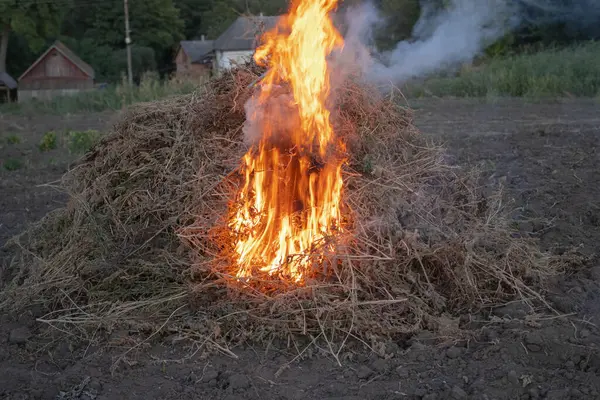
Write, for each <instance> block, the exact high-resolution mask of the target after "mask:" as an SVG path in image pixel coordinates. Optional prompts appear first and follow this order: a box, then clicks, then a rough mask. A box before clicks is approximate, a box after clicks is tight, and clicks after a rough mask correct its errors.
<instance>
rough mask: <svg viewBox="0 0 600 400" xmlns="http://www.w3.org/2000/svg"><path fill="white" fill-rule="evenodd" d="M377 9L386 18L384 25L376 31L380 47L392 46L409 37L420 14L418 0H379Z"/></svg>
mask: <svg viewBox="0 0 600 400" xmlns="http://www.w3.org/2000/svg"><path fill="white" fill-rule="evenodd" d="M379 9H380V10H381V13H382V15H383V16H384V17H385V18H386V19H387V24H386V25H385V27H383V28H381V29H379V30H378V31H377V32H376V41H377V43H378V45H379V46H380V47H381V48H383V49H386V48H390V47H393V46H394V45H395V44H396V43H398V42H399V41H401V40H406V39H408V38H410V36H411V33H412V30H413V27H414V26H415V23H416V22H417V20H418V19H419V17H420V15H421V7H420V3H419V0H380V1H379Z"/></svg>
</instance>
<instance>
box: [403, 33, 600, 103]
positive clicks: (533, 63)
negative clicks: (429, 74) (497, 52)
mask: <svg viewBox="0 0 600 400" xmlns="http://www.w3.org/2000/svg"><path fill="white" fill-rule="evenodd" d="M405 91H406V92H407V94H408V95H413V96H419V95H425V96H427V95H435V96H460V97H486V96H488V97H489V96H518V97H527V98H532V99H535V98H543V97H564V96H569V95H572V96H583V97H594V96H597V95H598V93H600V42H592V43H588V44H584V45H579V46H572V47H568V48H563V49H549V50H545V51H540V52H537V53H524V54H519V55H514V56H510V57H503V58H494V59H491V60H489V61H488V62H486V63H485V64H483V65H481V66H479V67H476V68H472V69H464V70H463V71H461V72H460V73H459V74H458V76H456V77H448V78H436V77H433V78H430V79H428V80H427V81H426V82H425V83H424V84H420V85H408V86H407V88H406V90H405Z"/></svg>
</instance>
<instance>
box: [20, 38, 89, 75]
mask: <svg viewBox="0 0 600 400" xmlns="http://www.w3.org/2000/svg"><path fill="white" fill-rule="evenodd" d="M58 43H60V44H62V45H63V46H65V45H64V44H63V43H61V42H60V41H59V40H56V41H55V42H54V43H52V45H51V46H50V47H48V49H47V50H46V51H45V52H44V53H43V54H42V55H41V56H39V57H38V59H37V60H35V61H34V62H33V64H31V65H30V66H29V68H27V69H26V70H25V72H23V73H22V74H21V76H19V79H18V80H19V81H20V80H21V79H23V77H24V76H25V75H27V74H28V73H29V72H30V71H31V70H32V69H33V68H34V67H35V66H36V65H38V64H39V63H40V61H42V60H43V59H44V57H46V56H47V55H48V53H50V51H51V50H52V49H56V50H57V51H58V52H59V53H60V54H62V55H63V56H64V57H65V58H67V59H68V60H69V61H71V62H72V63H73V64H75V66H76V67H77V68H79V70H80V71H81V72H83V73H84V74H86V75H87V76H89V77H90V78H92V79H94V75H95V74H91V75H90V74H89V73H88V72H87V71H86V70H84V69H83V68H81V65H78V63H77V62H76V60H73V59H72V58H71V57H69V55H68V54H65V52H64V51H63V50H62V49H61V48H60V46H58ZM65 48H67V49H68V47H67V46H65ZM69 50H70V49H69ZM73 54H74V55H76V54H75V53H73ZM81 62H85V61H83V60H81ZM86 64H87V63H86ZM90 68H91V69H92V71H93V68H92V66H90Z"/></svg>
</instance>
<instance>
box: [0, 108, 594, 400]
mask: <svg viewBox="0 0 600 400" xmlns="http://www.w3.org/2000/svg"><path fill="white" fill-rule="evenodd" d="M413 106H414V107H415V109H416V113H415V115H416V123H417V125H418V126H419V127H420V128H421V129H422V131H423V133H424V134H427V135H431V136H432V137H435V138H437V139H438V140H441V141H442V142H444V143H445V144H446V146H447V148H448V154H449V157H451V158H452V162H455V163H458V164H471V165H479V166H481V167H482V168H483V169H484V171H485V174H486V176H488V177H489V179H490V180H491V181H497V180H501V181H505V182H506V184H507V187H508V193H507V201H508V200H510V199H511V198H512V199H514V209H515V213H520V214H524V215H527V216H528V217H530V218H533V219H532V220H531V221H528V222H527V223H523V224H521V226H520V228H521V230H522V231H525V232H528V233H529V234H531V235H535V236H538V237H540V238H541V241H542V245H543V246H544V247H546V248H548V249H553V251H558V252H560V251H564V250H566V249H568V248H569V247H571V246H579V247H580V249H581V251H582V252H583V253H584V254H588V255H590V260H589V261H588V262H586V265H585V266H584V267H582V268H579V269H578V270H574V271H569V273H568V274H566V275H565V276H562V277H559V278H556V279H555V281H554V282H553V285H552V288H551V293H550V295H549V301H550V302H551V304H552V306H553V307H554V308H556V309H557V310H558V311H560V312H561V313H564V315H562V316H544V315H533V316H531V315H529V316H526V314H527V313H528V310H526V309H524V306H523V304H521V303H513V304H509V305H507V306H505V307H502V308H500V309H496V310H494V311H493V312H492V313H491V314H490V315H468V314H466V315H462V316H456V317H457V322H459V323H460V327H461V328H463V329H464V330H465V334H464V335H463V336H462V337H461V338H457V337H434V336H433V335H432V334H431V333H429V332H423V333H421V334H418V335H415V336H412V337H407V338H405V339H404V340H402V341H399V342H390V343H389V344H388V346H387V347H386V355H385V356H384V357H380V356H375V355H374V354H368V353H361V352H350V351H348V352H347V353H346V354H344V355H343V357H342V359H343V360H344V364H343V365H342V366H339V365H337V363H336V361H335V360H333V358H331V357H330V356H328V355H327V352H326V351H323V352H322V354H319V352H315V353H314V354H304V357H303V359H302V360H293V359H294V357H295V356H296V354H297V353H295V352H294V351H292V350H290V351H280V350H274V349H273V348H269V349H265V348H251V347H247V348H243V349H242V348H240V349H233V351H234V353H235V358H234V357H232V356H229V355H222V356H214V355H213V356H207V355H206V354H204V353H202V352H201V351H196V349H197V347H196V346H197V343H196V344H194V343H192V344H190V343H179V342H178V341H177V338H176V337H174V336H167V337H166V339H164V340H161V341H154V340H148V341H146V342H143V343H141V344H139V346H138V347H136V349H135V350H134V351H130V352H129V353H127V354H126V355H124V353H125V352H126V351H128V350H129V349H131V347H132V345H134V342H133V337H131V336H130V335H129V333H128V332H117V333H116V334H115V335H114V338H113V339H114V340H112V342H111V343H113V344H112V345H111V347H107V346H97V345H94V344H92V343H81V342H75V341H73V340H69V337H68V334H67V333H64V334H59V335H57V336H56V339H55V340H54V341H52V342H50V343H46V344H45V345H44V346H40V343H38V342H37V341H36V340H37V339H36V336H35V335H34V334H35V333H36V332H37V331H38V330H39V329H40V326H39V323H37V322H36V321H35V317H36V315H35V312H33V313H32V314H30V315H21V316H19V317H18V318H9V317H8V316H6V315H3V316H1V317H0V318H1V319H0V398H1V399H15V400H16V399H98V400H100V399H102V400H108V399H111V400H112V399H114V400H116V399H228V400H229V399H331V400H332V399H348V400H353V399H382V400H383V399H427V400H435V399H437V400H440V399H482V400H483V399H487V400H492V399H497V400H500V399H532V400H533V399H599V398H600V379H599V378H598V376H599V375H600V351H599V350H600V349H599V347H598V346H599V345H600V336H599V335H600V332H599V330H598V327H597V325H598V323H600V264H599V263H598V261H597V259H595V258H594V257H593V256H592V255H593V254H594V253H595V252H596V251H597V249H598V248H599V247H598V242H599V241H600V174H599V173H598V168H599V165H600V153H599V152H598V145H599V141H600V113H599V112H598V110H600V106H599V105H598V103H594V102H593V101H582V100H578V101H566V102H560V103H551V104H550V103H548V104H527V103H523V102H521V101H518V100H503V101H497V102H494V103H489V102H487V103H482V102H478V101H466V100H427V101H421V102H417V103H415V104H413ZM112 118H114V116H112V115H109V114H97V115H83V116H69V117H38V118H26V117H16V116H15V117H13V116H2V117H0V164H2V165H1V166H0V246H1V245H2V243H4V242H5V241H6V240H7V239H8V238H9V237H10V236H11V235H13V234H16V233H18V232H20V231H21V230H23V229H24V228H25V227H26V225H27V224H28V223H30V222H32V221H35V220H37V219H39V218H41V217H42V216H43V215H45V214H46V213H47V212H48V211H49V210H51V209H53V208H55V207H58V206H60V205H61V204H63V202H64V200H65V199H64V197H63V196H62V195H60V194H59V193H58V192H57V191H56V190H55V189H53V188H52V185H48V183H50V182H53V181H56V180H57V179H58V178H59V177H60V175H61V173H62V172H64V170H65V169H66V168H67V167H68V164H69V162H70V161H71V160H72V159H73V158H74V155H69V154H68V152H67V151H66V150H65V148H64V147H61V146H58V147H57V148H56V149H54V150H51V151H48V152H44V153H42V152H40V150H39V149H38V147H37V145H38V143H39V141H40V140H41V138H42V137H43V136H44V134H45V133H46V132H47V131H49V130H56V131H60V130H66V129H89V128H92V129H102V128H103V127H106V126H107V125H108V124H110V121H111V120H112ZM15 135H16V136H19V137H20V143H14V142H15V140H14V139H9V138H11V137H13V136H15ZM15 159H18V160H20V161H21V162H20V163H17V164H19V165H20V167H19V168H13V167H14V166H15V165H17V164H15V162H14V161H9V162H8V166H9V168H8V169H11V170H8V169H7V168H6V167H5V166H6V163H7V161H8V160H15ZM0 255H1V254H0ZM3 256H4V257H7V256H9V255H7V254H4V255H3ZM0 258H1V257H0ZM0 278H1V271H0ZM0 312H1V310H0Z"/></svg>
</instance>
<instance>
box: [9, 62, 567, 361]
mask: <svg viewBox="0 0 600 400" xmlns="http://www.w3.org/2000/svg"><path fill="white" fill-rule="evenodd" d="M262 72H263V71H262V70H261V69H260V68H257V67H245V68H240V69H237V70H234V71H233V72H231V73H229V74H226V75H224V76H223V77H221V78H219V79H215V80H213V81H211V82H209V83H208V84H207V85H206V86H205V87H204V88H202V90H200V91H199V92H198V93H196V94H193V95H190V96H183V97H179V98H174V99H170V100H166V101H162V102H157V103H148V104H142V105H138V106H136V107H133V108H132V109H131V110H130V111H129V112H127V113H126V114H125V115H124V116H123V117H122V119H121V121H120V122H119V123H118V124H117V125H116V126H115V127H114V128H113V130H112V132H110V134H109V135H108V136H106V138H105V139H104V140H103V141H102V142H101V143H100V144H98V145H97V146H96V147H95V148H94V149H93V150H92V151H91V152H90V153H88V154H87V155H86V156H85V157H84V158H83V159H82V160H80V162H79V163H78V165H77V166H76V167H75V168H74V169H72V170H71V171H70V172H68V173H67V174H66V175H65V176H64V179H63V186H64V188H65V190H66V191H67V192H68V193H69V194H70V200H69V202H68V204H67V206H66V207H65V208H62V209H59V210H56V211H54V212H52V213H50V214H49V215H48V216H46V217H45V218H44V219H43V220H42V221H40V222H39V223H37V224H36V225H34V226H33V227H31V228H30V229H29V230H28V231H26V232H25V233H23V234H22V235H20V236H18V237H15V238H13V239H12V241H11V242H10V243H9V244H8V245H7V246H8V248H7V250H9V251H10V253H11V254H13V255H14V257H13V258H12V260H11V262H10V263H9V265H7V266H6V267H5V271H4V283H3V287H2V291H1V292H0V308H1V309H3V310H10V311H12V312H22V311H23V310H25V309H27V308H28V307H31V306H33V305H37V306H38V307H43V308H44V309H45V310H47V312H48V314H47V315H45V316H44V317H43V318H41V320H42V321H44V322H47V323H49V324H51V325H53V326H58V327H60V328H61V329H66V330H71V331H75V330H82V329H83V330H85V329H84V328H92V329H95V330H97V329H99V328H100V329H110V328H111V327H113V326H114V325H117V324H131V325H134V326H140V324H141V325H144V326H148V325H149V324H150V326H154V327H155V328H156V327H164V328H165V329H166V328H169V329H177V330H179V331H180V332H182V333H183V334H185V335H187V336H190V337H193V338H203V340H202V342H203V343H208V342H210V343H215V344H218V345H219V346H220V347H221V348H225V347H227V346H231V345H235V344H238V343H241V342H245V341H258V342H266V341H270V340H273V339H274V338H281V339H284V340H286V339H287V340H290V341H289V343H296V342H294V341H291V340H295V339H297V338H299V337H305V338H307V340H309V341H311V342H313V343H317V342H323V343H327V344H328V346H329V350H330V351H332V352H333V353H334V354H337V353H339V350H340V348H341V347H343V345H344V344H346V343H348V340H349V338H356V339H360V340H362V341H363V342H365V343H368V344H372V343H373V342H375V341H378V340H385V339H388V338H395V337H397V336H398V335H402V334H405V333H410V332H415V331H418V330H421V329H436V327H437V321H438V318H439V317H440V316H441V315H442V314H445V313H449V312H450V313H458V312H461V311H464V310H469V311H477V310H481V309H482V308H485V307H492V306H495V305H499V304H502V303H503V302H506V301H509V300H513V299H515V298H520V299H524V300H526V301H530V302H533V303H535V302H537V301H540V300H541V296H540V294H539V293H542V292H543V284H544V280H545V278H546V277H547V276H548V275H551V274H553V273H555V272H556V271H557V268H558V267H559V266H560V260H557V259H554V258H552V257H550V256H548V255H547V254H544V253H542V252H541V251H540V250H539V249H538V247H537V246H536V243H535V242H534V241H533V240H530V239H525V238H517V237H514V236H513V235H512V232H511V230H510V228H509V220H508V219H507V217H506V213H505V210H504V207H503V202H502V196H501V193H500V192H498V193H496V194H494V195H493V196H491V197H490V196H487V197H486V196H484V195H483V191H482V190H481V188H480V187H479V186H478V180H479V178H478V176H477V174H476V173H474V172H472V171H469V170H466V169H462V168H458V167H454V166H451V165H448V164H446V163H445V162H444V161H443V159H444V153H443V150H442V149H441V148H439V147H436V146H434V145H432V144H430V143H428V142H427V141H426V140H425V139H424V138H423V137H422V136H420V134H419V133H418V132H417V130H416V129H415V127H414V126H413V124H412V119H411V118H412V116H411V113H410V111H408V110H406V109H403V108H401V107H400V106H398V104H397V103H396V102H395V101H394V99H393V98H391V97H385V98H384V97H382V96H380V95H379V94H378V93H377V92H376V91H375V90H373V89H372V88H369V87H364V86H360V85H358V84H355V83H346V85H345V86H344V87H341V88H338V90H339V93H338V95H337V96H336V99H337V102H336V104H335V106H334V107H333V122H334V125H335V129H336V132H337V134H338V135H339V136H341V137H342V138H343V139H344V141H345V142H346V143H347V145H348V156H349V161H348V164H347V165H346V166H345V167H344V171H343V173H344V179H345V185H346V186H345V191H344V202H345V204H346V206H347V207H349V209H351V210H352V226H351V229H349V230H348V231H347V232H348V233H347V234H345V235H342V236H341V237H340V238H339V241H340V243H341V244H343V246H341V247H340V250H339V252H338V253H337V254H333V255H330V257H336V258H335V260H334V261H335V262H330V264H329V265H330V266H331V268H332V269H330V273H329V274H327V275H326V276H322V277H316V278H315V279H312V280H310V281H308V282H307V283H306V284H305V285H304V286H300V287H295V286H293V285H288V286H287V287H281V286H277V284H273V285H271V286H270V288H269V290H263V289H264V286H263V289H261V290H259V289H257V288H256V287H252V286H248V285H241V286H240V285H236V284H232V283H231V282H232V281H231V280H230V279H228V278H227V277H226V276H224V274H223V273H222V271H221V270H219V266H220V265H221V266H222V265H223V262H224V259H223V249H224V247H226V246H227V243H226V242H223V241H222V240H221V239H220V238H219V235H216V234H215V229H216V230H217V231H219V227H223V224H224V219H225V218H224V217H225V216H226V215H227V212H228V205H229V201H230V200H231V191H232V190H233V186H232V182H235V181H236V178H235V176H236V172H235V171H236V168H238V165H239V160H240V158H241V156H242V155H243V154H244V152H245V150H246V147H245V145H244V143H243V138H242V130H241V128H242V124H243V123H244V121H245V116H244V103H245V102H246V100H247V99H248V98H249V97H250V96H251V94H252V93H253V92H252V91H253V89H252V88H250V87H249V84H250V83H251V82H253V81H255V80H256V78H257V77H258V76H259V75H260V74H261V73H262ZM215 227H216V228H215ZM166 319H167V320H168V324H167V323H165V320H166ZM152 324H154V325H152Z"/></svg>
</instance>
